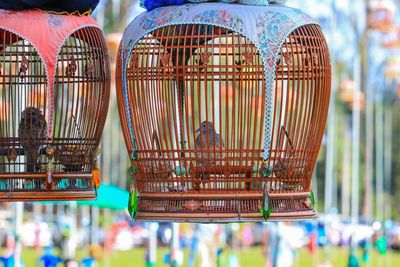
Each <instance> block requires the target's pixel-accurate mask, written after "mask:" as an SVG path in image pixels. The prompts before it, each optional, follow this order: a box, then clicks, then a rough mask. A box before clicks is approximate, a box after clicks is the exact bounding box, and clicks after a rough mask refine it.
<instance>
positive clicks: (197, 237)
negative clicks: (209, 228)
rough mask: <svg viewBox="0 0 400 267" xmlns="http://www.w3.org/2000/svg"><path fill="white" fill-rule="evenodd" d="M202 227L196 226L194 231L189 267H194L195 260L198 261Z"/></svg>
mask: <svg viewBox="0 0 400 267" xmlns="http://www.w3.org/2000/svg"><path fill="white" fill-rule="evenodd" d="M200 234H201V233H200V226H199V224H195V225H194V231H193V235H192V240H191V242H190V251H189V257H188V267H193V266H194V263H195V260H196V255H197V253H198V251H199V244H200Z"/></svg>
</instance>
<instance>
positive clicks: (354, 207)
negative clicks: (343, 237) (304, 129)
mask: <svg viewBox="0 0 400 267" xmlns="http://www.w3.org/2000/svg"><path fill="white" fill-rule="evenodd" d="M360 74H361V57H360V55H359V54H358V53H356V54H355V59H354V84H355V86H354V97H353V114H352V122H353V129H352V143H353V151H352V169H351V183H352V187H351V217H352V222H353V224H357V223H358V215H359V191H360V189H359V179H360V109H361V107H360V86H361V79H360V78H361V77H360Z"/></svg>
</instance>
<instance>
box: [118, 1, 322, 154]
mask: <svg viewBox="0 0 400 267" xmlns="http://www.w3.org/2000/svg"><path fill="white" fill-rule="evenodd" d="M179 24H200V25H212V26H217V27H222V28H226V29H229V30H232V31H234V32H236V33H239V34H241V35H242V36H244V37H246V38H247V39H249V40H250V41H251V42H252V43H253V44H254V45H255V47H256V48H257V49H258V52H259V53H260V55H261V57H262V60H263V62H264V67H265V79H266V83H265V85H266V88H265V90H266V103H265V105H266V116H265V131H264V133H265V139H264V140H265V143H264V146H265V149H264V158H265V159H267V158H268V157H269V149H268V148H269V146H270V142H271V138H270V133H271V119H272V109H273V107H272V106H273V103H272V101H273V100H272V99H273V98H272V95H273V84H274V75H275V65H276V62H277V59H278V54H279V51H280V48H281V46H282V44H283V43H284V41H285V39H286V38H287V37H288V36H289V35H290V33H291V32H293V31H294V30H295V29H296V28H298V27H301V26H303V25H307V24H316V23H315V22H314V21H313V20H312V18H311V17H309V16H308V15H307V14H305V13H303V12H302V11H301V10H299V9H293V8H289V7H285V6H278V5H267V6H258V7H257V8H255V7H253V6H245V5H232V4H225V3H205V4H200V5H199V4H186V5H182V6H167V7H161V8H157V9H154V10H152V11H150V12H144V13H142V14H141V15H139V16H138V17H136V18H135V20H133V21H132V22H131V24H130V25H129V26H128V27H127V29H126V30H125V33H124V36H123V39H122V43H121V55H122V66H123V68H122V77H123V97H124V105H125V107H124V109H125V113H126V117H127V121H128V128H129V131H130V135H131V139H132V140H135V136H134V134H133V128H132V118H131V114H130V113H129V99H128V90H127V83H126V71H127V68H128V64H129V60H130V55H131V54H132V51H133V49H134V48H135V46H136V44H137V43H138V42H139V41H140V39H141V38H142V37H144V36H145V35H147V34H149V33H150V32H152V31H154V30H156V29H158V28H162V27H166V26H171V25H179Z"/></svg>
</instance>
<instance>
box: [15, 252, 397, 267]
mask: <svg viewBox="0 0 400 267" xmlns="http://www.w3.org/2000/svg"><path fill="white" fill-rule="evenodd" d="M167 252H168V248H166V247H161V248H159V249H158V251H157V259H158V264H157V267H166V266H169V265H167V264H165V263H163V259H164V255H165V254H166V253H167ZM325 252H326V256H327V258H329V261H330V263H331V265H332V266H333V267H342V266H343V267H347V260H348V249H347V248H330V249H327V250H326V251H325ZM42 253H43V252H42V251H41V250H39V251H36V250H34V249H30V248H25V249H24V250H23V255H22V258H23V261H24V263H25V266H26V267H31V266H32V267H33V266H41V265H39V262H38V258H39V257H40V255H41V254H42ZM357 253H358V254H357V256H358V258H359V259H361V251H358V252H357ZM230 254H231V251H229V250H227V251H224V252H223V254H222V266H224V267H225V266H228V259H229V255H230ZM296 254H297V256H296V260H295V264H294V267H304V266H305V267H309V266H310V267H311V266H316V265H317V262H318V263H323V262H324V250H323V249H319V250H318V253H317V254H316V255H315V256H314V257H313V256H311V255H310V253H309V252H308V251H307V250H306V249H300V250H298V251H297V253H296ZM145 255H146V249H145V248H135V249H132V250H129V251H115V252H113V253H111V254H110V255H106V256H105V257H104V258H103V260H101V261H99V262H98V264H97V266H99V267H108V266H117V267H120V266H121V267H130V266H131V267H142V266H143V267H144V266H145ZM187 255H188V250H185V251H184V264H183V265H182V266H186V262H187ZM85 256H87V252H85V251H82V250H79V251H78V252H77V259H81V258H83V257H85ZM238 259H239V263H240V265H239V266H241V267H258V266H260V267H264V266H265V257H264V256H263V253H262V248H261V247H251V248H244V249H241V250H239V251H238ZM360 261H361V260H360ZM399 262H400V253H399V252H388V254H387V255H385V256H382V255H379V254H378V253H377V252H376V251H371V258H370V261H369V262H368V263H367V264H362V265H361V266H365V267H367V266H370V267H375V266H379V267H391V266H398V265H397V264H398V263H399ZM60 266H61V265H60ZM195 266H198V264H196V265H195Z"/></svg>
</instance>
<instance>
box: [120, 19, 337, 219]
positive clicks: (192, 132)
mask: <svg viewBox="0 0 400 267" xmlns="http://www.w3.org/2000/svg"><path fill="white" fill-rule="evenodd" d="M126 57H127V59H128V62H129V63H128V67H127V70H126V77H122V76H121V73H122V71H121V67H122V66H121V65H122V64H121V62H122V60H121V51H119V57H118V60H119V63H117V69H116V77H117V79H116V80H117V97H118V104H119V107H120V117H121V121H122V128H123V133H124V136H125V141H126V145H127V148H128V152H129V153H130V155H131V156H132V166H133V174H134V178H133V185H132V188H131V190H132V191H135V194H134V195H135V197H137V207H136V210H135V219H137V220H161V221H163V220H167V221H187V222H229V221H262V220H264V219H266V218H269V219H270V220H296V219H306V218H315V217H316V212H315V210H314V208H313V204H314V203H313V196H312V189H311V176H312V172H313V169H314V165H315V163H316V160H317V155H318V151H319V147H320V144H321V141H322V136H323V133H324V129H325V122H326V116H327V112H328V105H329V98H330V81H331V71H330V60H329V51H328V47H327V44H326V41H325V38H324V36H323V34H322V32H321V29H320V28H319V27H318V26H317V25H313V24H309V25H304V26H300V27H298V28H297V29H295V30H294V31H293V32H292V33H291V34H290V35H289V36H288V37H287V38H286V39H285V41H284V43H283V45H282V48H281V50H280V52H279V54H278V61H277V64H276V70H275V85H274V93H273V94H274V98H273V119H272V133H271V146H270V151H269V152H270V153H269V155H270V156H269V158H268V159H267V160H264V159H263V152H264V150H263V145H264V141H265V140H263V136H264V133H265V132H264V131H265V128H264V117H265V113H266V110H265V108H266V107H265V78H266V77H265V73H264V67H265V66H264V62H263V60H262V57H261V55H260V53H259V51H258V49H257V48H256V47H255V46H254V45H253V44H252V43H251V41H249V40H248V39H247V38H245V37H244V36H242V35H240V34H238V33H236V32H234V31H231V30H228V29H225V28H222V27H217V26H211V25H202V24H181V25H173V26H164V27H160V28H158V29H155V30H153V31H152V32H150V33H149V34H147V35H145V36H144V37H143V38H141V39H140V40H139V42H138V43H137V44H135V46H134V48H133V50H132V54H130V55H126ZM123 79H125V80H126V90H127V95H128V103H129V110H128V111H127V112H128V113H130V115H131V118H132V128H133V133H131V132H130V131H131V130H130V125H129V122H128V119H127V114H126V111H125V109H126V103H125V102H124V101H125V99H124V94H123V90H124V87H123ZM210 122H211V123H210ZM132 136H134V137H135V139H132ZM260 210H261V211H264V212H266V213H268V214H267V216H265V214H264V218H263V214H262V213H261V212H260Z"/></svg>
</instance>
